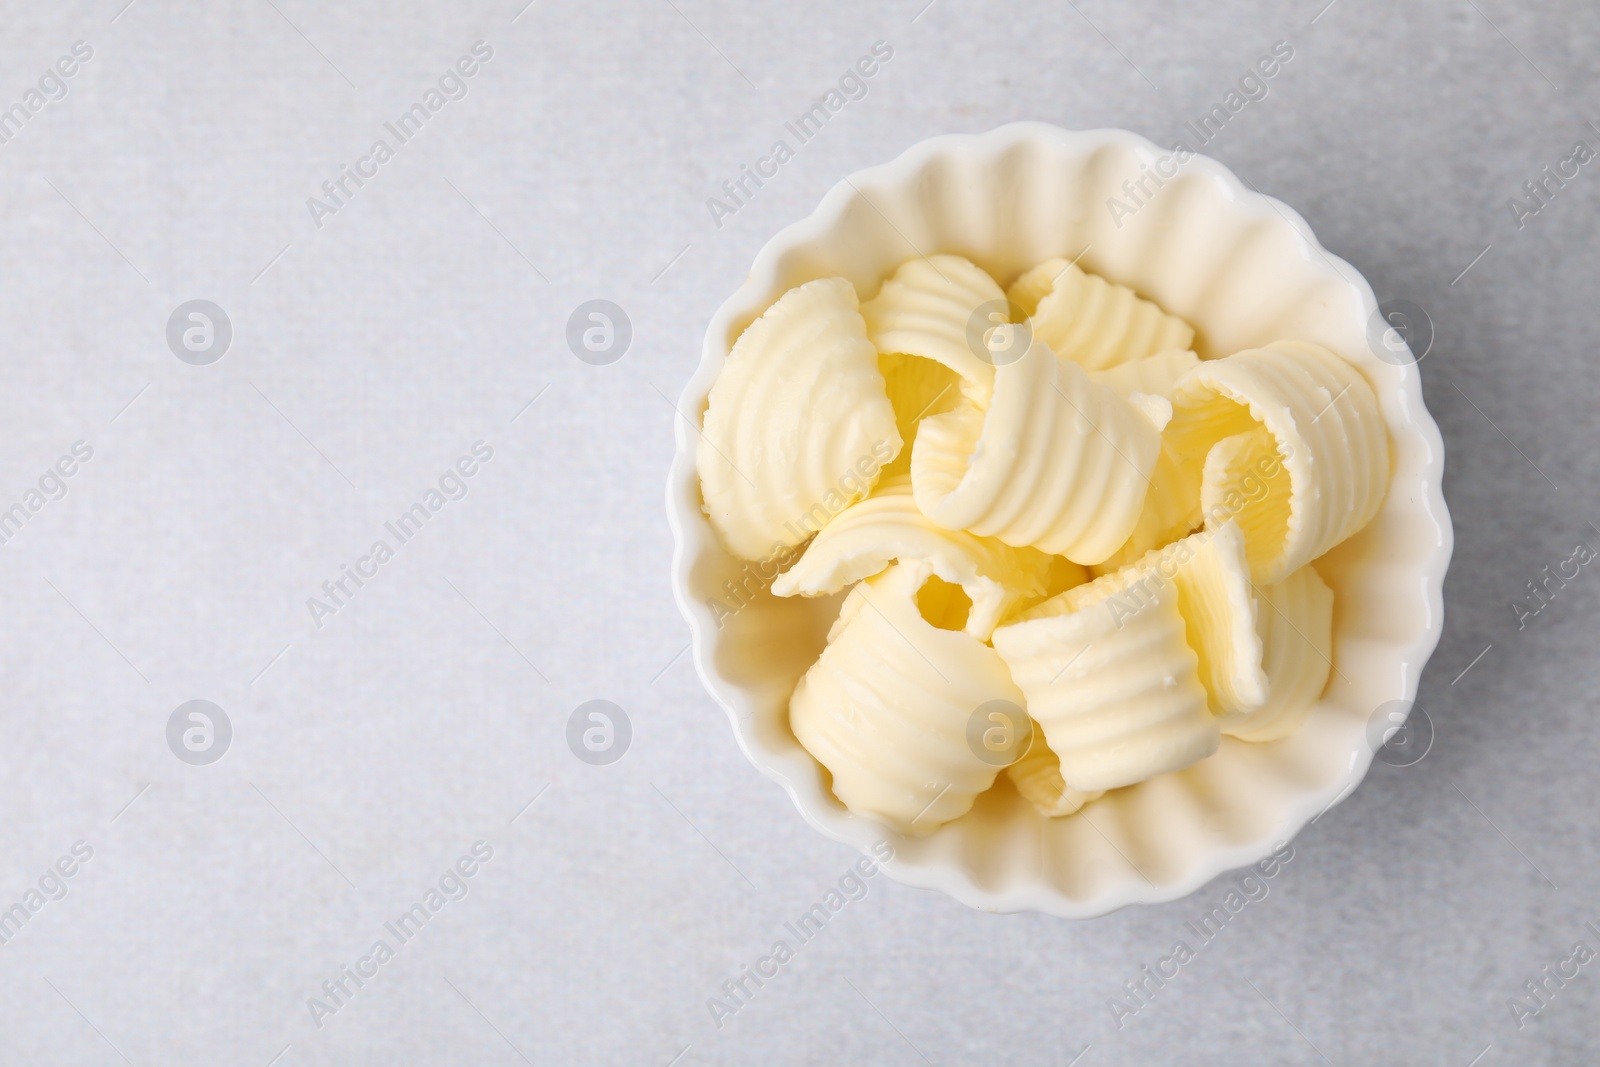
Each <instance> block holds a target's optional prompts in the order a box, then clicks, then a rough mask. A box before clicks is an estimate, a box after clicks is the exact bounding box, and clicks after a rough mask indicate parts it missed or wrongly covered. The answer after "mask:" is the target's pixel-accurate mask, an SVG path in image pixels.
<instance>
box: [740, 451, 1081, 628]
mask: <svg viewBox="0 0 1600 1067" xmlns="http://www.w3.org/2000/svg"><path fill="white" fill-rule="evenodd" d="M895 560H899V561H900V562H901V563H919V564H924V565H926V567H927V569H928V570H929V571H930V572H931V573H932V574H934V575H937V576H938V577H939V578H940V579H942V580H943V581H945V582H948V583H949V584H951V585H954V586H959V587H960V588H961V589H962V590H963V591H964V592H965V593H966V595H967V597H968V598H969V599H970V600H971V601H972V608H971V611H970V612H969V613H968V616H967V621H966V625H965V626H964V627H963V628H964V629H965V630H966V632H967V633H969V634H971V635H972V636H973V637H975V638H977V639H978V640H980V641H986V640H988V638H989V635H990V634H991V633H992V632H993V631H994V628H995V626H996V625H997V624H998V623H999V621H1000V619H1001V618H1002V617H1004V616H1005V615H1006V614H1007V613H1008V612H1009V611H1010V610H1011V609H1012V608H1013V607H1014V606H1016V605H1017V604H1019V603H1020V602H1022V601H1024V600H1027V599H1029V598H1034V597H1040V596H1042V595H1044V593H1045V592H1046V590H1047V582H1048V581H1049V579H1050V577H1051V575H1050V570H1051V565H1050V560H1049V557H1046V556H1044V555H1043V554H1042V553H1039V552H1035V551H1033V550H1031V549H1019V548H1013V547H1011V546H1010V545H1008V544H1005V543H1004V542H1002V541H997V540H995V539H994V538H992V537H978V536H976V535H974V534H970V533H967V532H966V531H965V530H947V529H945V528H944V527H942V526H936V525H935V524H933V523H932V522H929V521H928V519H927V517H926V516H924V515H923V514H922V512H920V511H918V510H917V505H916V503H915V501H914V500H913V499H912V496H911V480H910V478H908V477H905V476H904V475H902V476H900V477H897V478H893V479H886V480H885V481H884V482H883V483H882V484H880V485H879V486H878V488H877V489H875V490H874V491H873V493H872V495H871V496H869V497H868V498H867V499H865V500H863V501H861V502H860V503H857V504H852V505H850V506H849V507H847V508H845V509H844V510H843V511H841V512H840V513H839V514H838V515H837V516H836V517H835V518H834V519H833V521H831V522H830V523H828V525H827V526H825V527H823V529H822V532H821V533H819V534H818V535H817V536H816V537H815V538H814V539H813V540H812V542H811V544H810V545H808V546H807V547H806V550H805V554H804V555H802V556H801V557H800V559H799V560H798V561H797V562H796V563H795V564H794V565H793V566H792V567H790V568H789V569H788V570H787V571H785V572H784V573H783V574H781V575H779V576H778V578H777V580H776V581H774V582H773V583H772V591H773V592H774V593H775V594H777V595H778V596H795V595H800V596H822V595H825V594H828V593H836V592H838V591H839V590H841V589H843V588H844V587H845V586H847V585H850V584H851V583H852V582H857V581H860V580H861V579H863V578H869V577H871V576H872V575H874V574H877V573H879V572H880V571H882V570H884V569H885V568H887V567H888V566H889V564H890V563H891V562H893V561H895ZM1063 562H1065V561H1063ZM1068 566H1070V564H1069V565H1068Z"/></svg>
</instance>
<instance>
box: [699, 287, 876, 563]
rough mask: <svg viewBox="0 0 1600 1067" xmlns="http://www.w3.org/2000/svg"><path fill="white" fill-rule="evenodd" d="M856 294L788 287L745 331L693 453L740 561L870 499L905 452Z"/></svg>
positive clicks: (792, 540)
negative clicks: (887, 469)
mask: <svg viewBox="0 0 1600 1067" xmlns="http://www.w3.org/2000/svg"><path fill="white" fill-rule="evenodd" d="M900 447H901V439H900V432H899V430H898V429H897V428H896V426H895V416H894V409H893V407H892V406H891V405H890V403H889V398H888V396H887V394H886V393H885V391H884V381H883V375H882V374H881V373H880V372H879V370H878V352H877V350H876V349H875V348H873V347H872V343H871V342H870V341H868V340H867V335H866V325H865V323H864V322H863V321H862V318H861V313H860V312H859V311H858V310H857V300H856V291H855V287H854V286H852V285H851V284H850V283H849V282H848V281H846V280H845V279H843V278H822V279H819V280H817V281H813V282H807V283H806V284H804V285H802V286H799V287H798V288H795V289H791V290H789V291H788V292H787V293H785V294H784V295H783V296H782V297H780V298H779V299H778V301H777V303H775V304H773V305H772V306H771V307H770V308H768V309H767V311H766V312H765V313H764V314H763V315H762V316H761V317H760V318H759V319H757V320H756V321H755V322H753V323H751V325H750V327H749V328H748V329H746V330H745V331H744V333H742V334H741V335H740V336H739V339H738V341H736V342H735V343H734V346H733V350H732V351H731V352H729V353H728V359H727V362H726V363H725V364H723V367H722V371H721V372H720V373H719V374H718V375H717V380H716V381H715V382H714V383H713V384H712V386H711V394H710V397H709V400H708V402H707V407H706V412H705V419H704V421H703V424H702V430H701V435H700V442H699V445H698V448H697V451H696V455H695V462H696V466H697V467H698V469H699V472H700V489H701V494H702V496H703V498H704V500H705V512H706V515H707V517H708V518H709V519H710V520H711V525H712V526H713V527H714V528H715V529H716V531H717V533H718V535H719V536H720V537H721V538H722V541H723V543H724V544H725V545H726V546H727V547H728V550H729V551H731V552H732V553H733V554H734V555H736V556H738V557H740V558H741V559H747V560H766V559H769V558H771V557H773V556H776V555H778V554H780V553H781V552H782V551H783V550H785V549H788V548H792V547H794V546H796V545H799V544H801V543H802V542H804V541H805V540H806V539H807V538H809V537H810V536H811V535H812V534H814V533H815V532H816V531H817V530H819V529H821V528H822V527H823V526H824V525H826V524H827V522H828V520H829V519H831V518H832V517H833V516H834V515H836V514H838V513H839V512H840V511H842V510H844V508H845V507H846V506H847V505H849V504H850V503H851V502H852V501H855V500H859V499H861V498H862V497H864V496H866V495H867V493H868V491H870V489H871V488H872V485H873V483H874V482H875V481H876V480H877V476H878V474H879V472H880V471H881V470H882V469H883V467H884V466H885V465H886V464H887V463H889V462H890V461H891V460H893V459H894V457H895V455H896V454H897V453H898V452H899V451H900Z"/></svg>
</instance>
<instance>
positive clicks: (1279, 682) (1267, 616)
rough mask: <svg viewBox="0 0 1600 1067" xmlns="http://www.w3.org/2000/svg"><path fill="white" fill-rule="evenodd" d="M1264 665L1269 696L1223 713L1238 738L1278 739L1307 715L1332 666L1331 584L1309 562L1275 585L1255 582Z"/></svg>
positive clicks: (1223, 721) (1226, 725) (1226, 726)
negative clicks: (1253, 706) (1244, 710)
mask: <svg viewBox="0 0 1600 1067" xmlns="http://www.w3.org/2000/svg"><path fill="white" fill-rule="evenodd" d="M1256 592H1257V593H1258V594H1259V596H1260V600H1261V609H1260V623H1259V625H1260V628H1261V644H1262V666H1263V668H1265V670H1266V673H1267V679H1268V681H1269V682H1270V683H1271V694H1270V695H1269V696H1268V698H1267V702H1266V703H1265V704H1263V705H1262V706H1261V707H1260V708H1258V709H1257V710H1255V711H1252V712H1250V713H1249V714H1245V715H1224V716H1223V717H1222V719H1221V722H1220V723H1219V725H1220V726H1221V728H1222V732H1223V733H1224V734H1227V735H1229V736H1230V737H1237V738H1238V739H1239V740H1241V741H1277V740H1279V739H1280V738H1284V737H1288V736H1289V735H1290V734H1292V733H1294V732H1295V731H1296V730H1298V729H1300V726H1301V725H1302V724H1303V723H1304V722H1305V721H1306V717H1307V716H1308V715H1310V714H1311V709H1312V707H1313V706H1314V705H1315V704H1316V702H1317V699H1318V698H1319V697H1320V696H1322V690H1323V689H1324V687H1326V686H1327V684H1328V675H1329V673H1330V672H1331V671H1332V669H1333V590H1331V589H1329V588H1328V586H1327V583H1326V582H1324V581H1323V580H1322V576H1321V575H1319V574H1318V573H1317V572H1316V570H1315V569H1314V568H1312V567H1309V566H1306V567H1301V568H1300V569H1299V570H1297V571H1295V572H1294V573H1293V574H1291V575H1289V577H1287V578H1285V579H1284V580H1283V581H1281V582H1279V583H1278V584H1277V585H1264V586H1258V587H1257V589H1256Z"/></svg>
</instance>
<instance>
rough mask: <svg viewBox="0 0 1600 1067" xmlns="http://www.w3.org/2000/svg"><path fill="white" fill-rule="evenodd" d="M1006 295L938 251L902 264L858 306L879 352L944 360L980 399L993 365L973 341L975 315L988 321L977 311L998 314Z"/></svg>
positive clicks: (968, 265)
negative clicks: (982, 310)
mask: <svg viewBox="0 0 1600 1067" xmlns="http://www.w3.org/2000/svg"><path fill="white" fill-rule="evenodd" d="M1005 298H1006V297H1005V293H1003V292H1002V291H1001V290H1000V286H999V285H998V284H997V283H996V282H995V280H994V279H993V278H991V277H989V275H988V274H986V273H984V271H983V269H982V268H981V267H978V266H977V265H976V264H974V263H973V262H972V261H970V260H967V259H963V258H962V257H961V256H953V255H945V254H941V255H935V256H927V257H925V258H921V259H912V260H907V261H906V262H905V263H902V264H901V265H900V268H899V269H898V270H896V271H895V272H894V276H893V277H891V278H890V279H889V280H888V281H886V282H884V283H883V288H881V289H879V290H878V295H877V296H875V297H873V298H872V299H871V300H868V301H866V302H865V303H864V304H862V305H861V314H862V317H863V318H865V319H866V323H867V336H868V337H869V338H870V339H871V341H872V343H873V344H874V345H876V346H877V348H878V351H879V352H884V353H902V354H904V355H908V356H919V357H921V358H923V359H931V360H933V361H934V362H935V363H940V364H943V365H944V366H946V367H948V368H950V369H951V370H952V371H954V372H955V373H956V374H957V375H959V376H960V377H961V380H962V389H963V391H964V392H965V394H966V395H967V396H968V397H970V398H972V399H973V400H976V401H980V402H981V401H982V399H983V398H985V397H987V396H988V395H989V390H990V388H991V386H992V384H993V382H994V365H993V363H992V361H990V360H988V359H985V358H983V357H982V356H981V355H980V351H979V346H977V345H975V344H974V339H973V334H972V331H973V329H974V319H975V317H978V318H980V319H982V320H983V321H984V322H987V321H988V320H987V318H986V317H984V316H983V315H982V314H981V312H980V309H992V310H995V311H996V312H997V313H998V311H999V309H1002V308H1004V307H1005ZM978 332H979V335H980V339H981V335H982V331H981V330H980V331H978Z"/></svg>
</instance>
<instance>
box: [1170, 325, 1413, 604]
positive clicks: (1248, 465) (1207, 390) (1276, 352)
mask: <svg viewBox="0 0 1600 1067" xmlns="http://www.w3.org/2000/svg"><path fill="white" fill-rule="evenodd" d="M1172 406H1173V416H1172V421H1171V422H1170V423H1169V424H1168V426H1167V428H1166V431H1165V437H1166V440H1167V441H1168V442H1169V443H1170V444H1171V445H1172V447H1173V450H1174V452H1175V453H1176V454H1177V455H1178V456H1180V457H1181V461H1182V464H1183V466H1184V469H1185V472H1186V480H1187V481H1188V482H1189V483H1190V484H1191V485H1199V487H1200V488H1199V492H1200V497H1201V499H1202V500H1203V501H1205V500H1209V501H1210V502H1211V505H1212V509H1213V510H1214V511H1215V515H1213V510H1206V509H1205V506H1204V505H1202V510H1203V511H1205V522H1206V525H1207V526H1213V525H1218V524H1219V523H1221V522H1226V521H1229V520H1230V519H1237V520H1238V522H1239V525H1240V527H1241V528H1242V529H1243V530H1244V531H1245V534H1246V540H1247V548H1248V553H1249V556H1250V560H1251V568H1250V569H1251V577H1252V579H1253V580H1254V581H1255V582H1256V583H1257V584H1258V585H1271V584H1273V583H1275V582H1280V581H1282V580H1283V579H1285V578H1286V577H1288V576H1289V575H1290V574H1292V573H1293V572H1295V571H1297V570H1299V569H1300V568H1301V567H1303V566H1305V565H1306V564H1307V563H1310V562H1311V561H1312V560H1314V559H1316V558H1317V557H1319V556H1321V555H1322V554H1323V553H1325V552H1327V551H1328V550H1329V549H1330V548H1333V547H1334V546H1335V545H1337V544H1339V543H1340V542H1341V541H1343V540H1344V539H1345V538H1347V537H1349V536H1351V535H1352V534H1354V533H1356V532H1357V531H1359V530H1360V529H1361V528H1362V527H1363V526H1365V525H1366V524H1367V523H1368V522H1370V521H1371V520H1372V517H1373V516H1374V515H1376V514H1377V513H1378V508H1379V507H1380V506H1381V505H1382V504H1383V497H1384V493H1385V492H1386V491H1387V489H1388V485H1389V438H1388V433H1387V431H1386V430H1385V428H1384V423H1383V416H1382V414H1381V413H1380V412H1379V410H1378V400H1377V397H1376V396H1375V395H1374V394H1373V392H1372V387H1371V386H1370V385H1368V384H1367V381H1366V379H1365V378H1363V377H1362V376H1361V374H1360V372H1359V371H1357V370H1356V369H1355V368H1354V367H1352V366H1351V365H1350V364H1349V363H1346V362H1345V361H1344V360H1343V359H1341V358H1340V357H1339V356H1337V355H1336V354H1334V353H1333V352H1330V351H1329V350H1328V349H1326V348H1323V347H1321V346H1320V345H1314V344H1310V343H1308V342H1304V341H1278V342H1276V343H1274V344H1272V345H1269V346H1268V347H1266V348H1255V349H1249V350H1247V351H1244V352H1238V353H1235V354H1234V355H1231V356H1228V357H1227V358H1225V359H1215V360H1206V361H1203V362H1202V363H1201V364H1200V365H1199V366H1198V367H1196V368H1195V369H1194V370H1193V371H1191V372H1189V374H1188V375H1187V376H1186V377H1185V378H1184V379H1183V380H1182V381H1181V382H1179V383H1178V386H1177V388H1176V389H1175V390H1174V391H1173V395H1172ZM1258 427H1259V428H1262V429H1264V430H1265V431H1266V433H1267V434H1270V435H1271V437H1272V440H1273V444H1274V448H1273V449H1272V450H1271V451H1272V453H1275V455H1272V454H1268V453H1266V452H1265V451H1264V450H1263V448H1262V444H1263V440H1264V439H1263V438H1261V437H1259V436H1258V437H1254V438H1249V437H1247V438H1246V439H1245V440H1244V441H1237V442H1234V443H1233V444H1232V445H1230V446H1229V447H1228V449H1227V451H1226V452H1225V453H1224V454H1223V455H1222V456H1220V457H1219V458H1218V460H1217V462H1215V463H1208V457H1209V453H1210V452H1211V450H1212V448H1213V447H1214V446H1216V445H1218V444H1219V442H1222V441H1223V440H1224V439H1226V438H1230V437H1237V436H1239V435H1248V434H1250V433H1251V432H1252V431H1254V430H1256V429H1257V428H1258ZM1278 463H1281V464H1282V466H1283V469H1284V470H1285V471H1287V476H1288V477H1287V481H1288V496H1287V501H1286V500H1285V498H1284V494H1283V493H1282V492H1276V493H1274V492H1268V493H1266V494H1265V495H1263V496H1261V497H1259V498H1258V499H1254V500H1251V499H1246V498H1247V497H1248V496H1249V495H1250V494H1249V493H1239V497H1240V499H1239V501H1238V506H1237V507H1236V508H1233V507H1229V506H1228V500H1229V494H1230V493H1237V492H1239V491H1240V490H1241V489H1244V488H1246V487H1244V486H1243V485H1242V484H1241V482H1242V478H1243V475H1244V473H1245V472H1252V471H1253V472H1254V473H1255V475H1257V476H1259V477H1260V478H1263V479H1266V478H1270V477H1272V475H1273V474H1274V473H1275V471H1276V466H1277V464H1278Z"/></svg>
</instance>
